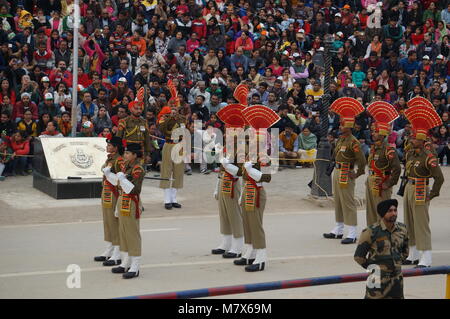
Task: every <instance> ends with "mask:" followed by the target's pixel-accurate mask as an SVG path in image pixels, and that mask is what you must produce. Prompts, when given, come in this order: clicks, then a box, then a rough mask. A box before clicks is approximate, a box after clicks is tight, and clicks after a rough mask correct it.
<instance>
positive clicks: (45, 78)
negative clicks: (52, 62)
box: [41, 76, 50, 82]
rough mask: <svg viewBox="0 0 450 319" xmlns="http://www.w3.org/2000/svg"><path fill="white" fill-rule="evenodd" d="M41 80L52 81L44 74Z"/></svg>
mask: <svg viewBox="0 0 450 319" xmlns="http://www.w3.org/2000/svg"><path fill="white" fill-rule="evenodd" d="M41 82H50V79H49V78H48V77H47V76H44V77H43V78H42V79H41Z"/></svg>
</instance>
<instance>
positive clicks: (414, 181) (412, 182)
mask: <svg viewBox="0 0 450 319" xmlns="http://www.w3.org/2000/svg"><path fill="white" fill-rule="evenodd" d="M408 183H410V184H413V185H416V180H415V179H411V178H408ZM429 184H430V180H429V179H428V178H427V185H429Z"/></svg>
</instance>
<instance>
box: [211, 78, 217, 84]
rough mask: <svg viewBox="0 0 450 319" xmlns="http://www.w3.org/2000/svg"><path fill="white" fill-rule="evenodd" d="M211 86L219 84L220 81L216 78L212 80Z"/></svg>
mask: <svg viewBox="0 0 450 319" xmlns="http://www.w3.org/2000/svg"><path fill="white" fill-rule="evenodd" d="M211 84H219V80H217V79H216V78H214V79H212V80H211Z"/></svg>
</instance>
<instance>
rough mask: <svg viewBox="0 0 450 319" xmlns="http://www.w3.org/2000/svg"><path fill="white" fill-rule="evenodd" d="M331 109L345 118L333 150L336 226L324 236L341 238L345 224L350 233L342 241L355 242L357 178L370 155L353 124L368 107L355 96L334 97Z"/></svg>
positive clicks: (346, 242)
mask: <svg viewBox="0 0 450 319" xmlns="http://www.w3.org/2000/svg"><path fill="white" fill-rule="evenodd" d="M330 110H331V111H333V112H335V113H337V114H338V115H339V116H340V119H341V125H340V127H339V130H340V131H341V136H340V137H339V139H338V141H337V142H336V147H335V148H334V154H333V157H334V159H335V162H336V164H335V165H336V169H335V170H334V175H333V191H334V207H335V218H336V226H335V227H334V228H333V230H332V231H331V232H330V233H325V234H323V236H324V237H325V238H328V239H333V238H337V239H341V238H342V237H343V234H344V225H347V227H348V233H347V236H346V238H345V239H343V240H342V241H341V243H342V244H352V243H355V242H356V226H357V214H356V204H355V180H356V178H358V176H361V175H364V168H365V166H366V158H365V157H364V154H363V152H362V150H361V145H360V143H359V141H358V139H357V138H356V137H354V136H353V135H352V128H353V126H354V125H355V117H356V116H357V115H358V114H360V113H361V112H363V111H364V107H363V106H362V105H361V103H359V102H358V101H357V100H355V99H353V98H349V97H343V98H339V99H337V100H336V101H334V102H333V104H331V108H330ZM355 163H356V164H357V166H358V171H357V172H356V173H355V172H354V170H353V169H354V167H355Z"/></svg>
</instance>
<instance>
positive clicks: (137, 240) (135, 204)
mask: <svg viewBox="0 0 450 319" xmlns="http://www.w3.org/2000/svg"><path fill="white" fill-rule="evenodd" d="M142 155H143V154H142V147H141V145H140V144H136V143H130V144H127V146H126V149H125V153H124V158H125V163H124V167H123V170H122V172H119V173H117V179H118V185H119V194H120V196H119V200H118V207H117V210H118V215H119V237H120V251H121V252H122V263H121V264H120V266H119V267H115V268H112V272H113V273H120V274H123V278H124V279H130V278H133V277H137V276H139V265H140V260H141V248H142V247H141V233H140V230H139V219H140V216H141V212H142V203H141V200H140V193H141V188H142V181H143V180H144V175H145V171H144V168H143V167H142V164H141V159H142Z"/></svg>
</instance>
